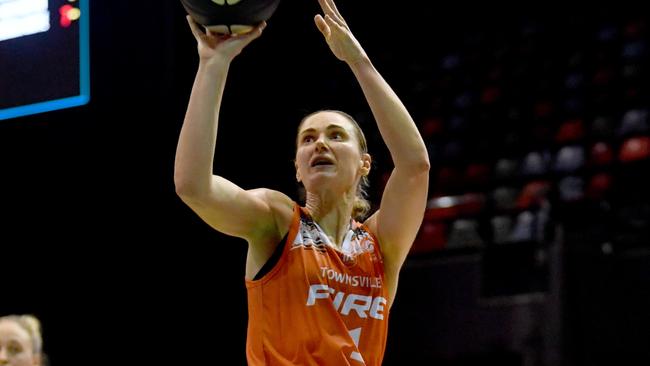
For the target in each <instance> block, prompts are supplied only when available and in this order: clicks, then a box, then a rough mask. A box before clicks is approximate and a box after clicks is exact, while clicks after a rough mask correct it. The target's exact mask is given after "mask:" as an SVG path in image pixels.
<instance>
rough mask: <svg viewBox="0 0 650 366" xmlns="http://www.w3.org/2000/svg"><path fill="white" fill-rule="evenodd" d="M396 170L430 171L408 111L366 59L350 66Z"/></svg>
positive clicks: (418, 134) (426, 157)
mask: <svg viewBox="0 0 650 366" xmlns="http://www.w3.org/2000/svg"><path fill="white" fill-rule="evenodd" d="M349 66H350V68H351V69H352V72H353V73H354V75H355V77H356V78H357V81H358V82H359V85H360V86H361V89H362V90H363V93H364V95H365V97H366V100H367V101H368V104H369V106H370V109H371V111H372V114H373V116H374V117H375V120H376V121H377V126H378V128H379V132H380V133H381V136H382V138H383V139H384V142H385V143H386V146H387V147H388V150H389V151H390V154H391V156H392V158H393V163H394V164H395V168H397V169H407V170H412V171H419V170H425V169H428V167H429V156H428V154H427V149H426V146H425V145H424V141H423V140H422V136H421V135H420V133H419V131H418V129H417V126H416V125H415V122H413V119H412V118H411V116H410V114H409V112H408V110H407V109H406V107H405V106H404V104H403V103H402V101H401V100H400V99H399V97H398V96H397V95H396V94H395V92H394V91H393V89H392V88H391V87H390V85H388V83H387V82H386V81H385V80H384V78H383V77H382V76H381V75H380V74H379V72H377V70H376V69H375V67H374V66H373V65H372V63H371V62H370V60H369V59H368V58H367V57H364V58H362V59H361V60H360V61H356V62H354V63H351V64H349Z"/></svg>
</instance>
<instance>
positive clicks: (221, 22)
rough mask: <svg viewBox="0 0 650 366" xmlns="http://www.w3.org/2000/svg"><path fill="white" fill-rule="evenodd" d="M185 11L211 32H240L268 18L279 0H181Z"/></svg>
mask: <svg viewBox="0 0 650 366" xmlns="http://www.w3.org/2000/svg"><path fill="white" fill-rule="evenodd" d="M181 3H182V4H183V7H184V8H185V11H187V13H188V14H189V15H190V16H191V17H192V18H194V20H196V21H197V22H198V23H199V24H201V25H203V26H205V27H206V28H208V29H209V30H211V31H212V32H216V33H222V34H242V33H247V32H250V31H251V30H253V28H254V27H255V25H256V24H258V23H260V22H263V21H266V20H268V19H269V18H270V17H271V15H273V13H274V12H275V9H276V8H277V7H278V4H279V3H280V0H181Z"/></svg>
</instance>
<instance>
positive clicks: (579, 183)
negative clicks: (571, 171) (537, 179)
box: [558, 176, 585, 202]
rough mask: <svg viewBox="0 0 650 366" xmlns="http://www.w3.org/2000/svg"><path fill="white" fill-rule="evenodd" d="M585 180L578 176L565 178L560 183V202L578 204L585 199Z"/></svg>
mask: <svg viewBox="0 0 650 366" xmlns="http://www.w3.org/2000/svg"><path fill="white" fill-rule="evenodd" d="M584 185H585V182H584V179H582V178H581V177H576V176H569V177H564V178H562V179H561V180H560V182H559V183H558V190H559V193H560V200H562V201H564V202H576V201H580V200H582V198H584Z"/></svg>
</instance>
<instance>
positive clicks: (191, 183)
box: [174, 61, 229, 194]
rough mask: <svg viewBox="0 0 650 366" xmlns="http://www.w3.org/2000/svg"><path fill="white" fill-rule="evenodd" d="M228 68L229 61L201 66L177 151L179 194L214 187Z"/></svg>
mask: <svg viewBox="0 0 650 366" xmlns="http://www.w3.org/2000/svg"><path fill="white" fill-rule="evenodd" d="M228 68H229V63H228V62H225V61H224V62H219V63H217V64H212V65H208V64H204V63H201V64H200V65H199V68H198V71H197V73H196V78H195V79H194V85H193V86H192V93H191V95H190V100H189V103H188V107H187V111H186V114H185V120H184V121H183V127H182V128H181V132H180V137H179V140H178V146H177V149H176V161H175V166H174V183H175V184H176V190H177V191H178V192H179V194H201V192H204V191H207V190H208V189H209V187H210V181H211V179H212V166H213V162H214V151H215V144H216V138H217V129H218V128H217V127H218V120H219V119H218V116H219V108H220V105H221V99H222V96H223V90H224V87H225V83H226V77H227V74H228Z"/></svg>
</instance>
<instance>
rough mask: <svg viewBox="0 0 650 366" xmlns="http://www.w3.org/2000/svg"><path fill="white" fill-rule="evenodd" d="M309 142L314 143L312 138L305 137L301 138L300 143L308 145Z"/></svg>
mask: <svg viewBox="0 0 650 366" xmlns="http://www.w3.org/2000/svg"><path fill="white" fill-rule="evenodd" d="M310 142H314V136H311V135H305V136H303V137H302V143H303V144H308V143H310Z"/></svg>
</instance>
